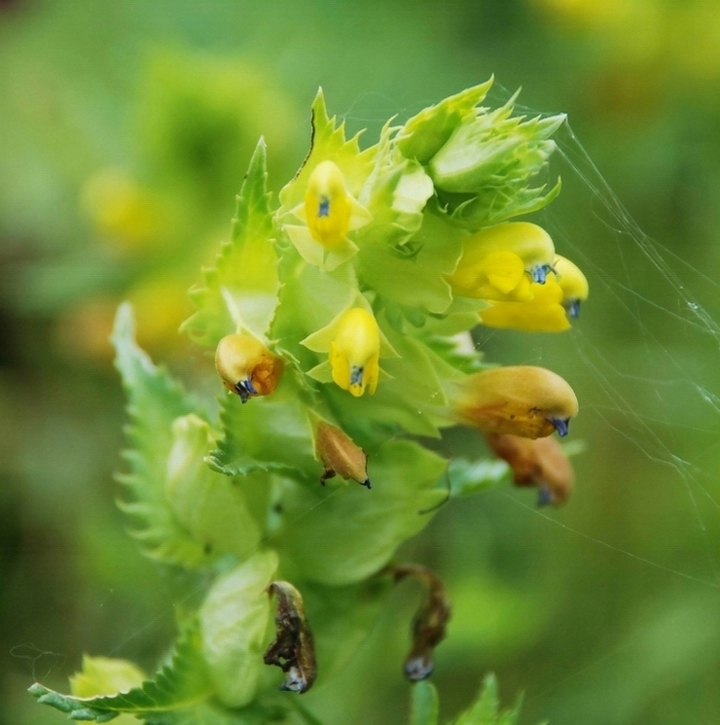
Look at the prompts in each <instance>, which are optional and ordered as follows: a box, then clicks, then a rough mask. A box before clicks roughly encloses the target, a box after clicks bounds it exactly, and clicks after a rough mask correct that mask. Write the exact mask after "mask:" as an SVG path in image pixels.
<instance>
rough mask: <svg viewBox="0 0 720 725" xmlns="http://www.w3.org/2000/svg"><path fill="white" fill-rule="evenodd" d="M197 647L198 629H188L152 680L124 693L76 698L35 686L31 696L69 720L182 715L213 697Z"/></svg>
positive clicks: (101, 720)
mask: <svg viewBox="0 0 720 725" xmlns="http://www.w3.org/2000/svg"><path fill="white" fill-rule="evenodd" d="M200 647H201V643H200V636H199V633H198V629H197V627H196V626H193V627H190V628H189V629H188V630H187V631H186V632H185V633H184V635H183V636H182V637H181V638H180V639H179V641H178V643H177V645H176V648H175V652H174V653H173V655H172V657H171V658H170V659H169V660H168V663H167V664H165V665H164V666H163V667H161V668H160V669H159V670H158V672H157V673H156V674H155V676H154V677H153V678H152V679H150V680H146V681H145V682H143V683H142V684H141V685H139V686H137V687H133V688H132V689H130V690H128V691H126V692H120V693H116V694H115V693H113V694H107V695H96V696H94V697H75V696H72V695H61V694H60V693H58V692H55V691H53V690H49V689H48V688H47V687H43V686H42V685H40V684H37V683H36V684H34V685H33V686H32V687H31V688H30V693H31V694H32V695H33V697H35V698H37V700H38V702H40V703H43V704H45V705H50V706H51V707H54V708H56V709H58V710H61V711H62V712H65V713H67V715H68V716H69V717H70V719H71V720H90V721H94V722H108V721H109V720H113V719H114V718H115V717H117V716H118V715H120V714H122V713H129V714H132V715H135V716H137V717H140V718H146V717H150V716H152V715H153V713H164V712H168V711H178V712H181V711H183V710H186V709H187V708H192V707H194V706H196V705H198V704H199V703H201V702H204V701H206V700H208V699H209V698H210V697H212V695H213V687H212V686H211V684H210V681H209V679H208V676H207V670H206V666H205V662H204V659H203V657H202V655H201V652H200Z"/></svg>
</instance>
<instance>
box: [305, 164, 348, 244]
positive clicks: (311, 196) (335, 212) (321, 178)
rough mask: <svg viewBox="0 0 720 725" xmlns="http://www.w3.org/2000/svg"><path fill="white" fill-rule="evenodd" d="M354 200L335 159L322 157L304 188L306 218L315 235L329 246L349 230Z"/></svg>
mask: <svg viewBox="0 0 720 725" xmlns="http://www.w3.org/2000/svg"><path fill="white" fill-rule="evenodd" d="M351 216H352V204H351V202H350V195H349V194H348V191H347V188H346V186H345V179H344V178H343V175H342V172H341V171H340V169H339V168H338V167H337V165H336V164H334V163H333V162H332V161H321V162H320V163H319V164H318V165H317V166H316V167H315V169H314V170H313V172H312V174H310V179H309V180H308V185H307V191H306V192H305V218H306V219H307V224H308V228H309V229H310V234H312V237H313V239H315V240H316V241H318V242H320V244H322V245H323V247H325V248H326V249H330V248H331V247H334V246H335V245H336V244H338V243H339V242H341V241H342V240H343V239H345V237H346V236H347V233H348V231H349V230H350V217H351Z"/></svg>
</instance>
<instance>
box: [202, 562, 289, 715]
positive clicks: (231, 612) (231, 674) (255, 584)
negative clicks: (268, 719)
mask: <svg viewBox="0 0 720 725" xmlns="http://www.w3.org/2000/svg"><path fill="white" fill-rule="evenodd" d="M277 566H278V557H277V554H275V552H274V551H261V552H257V553H256V554H254V555H253V556H252V557H251V558H249V559H248V560H247V561H245V562H243V563H242V564H240V565H238V566H236V567H235V568H234V569H232V570H230V571H229V572H227V573H225V574H223V575H222V576H221V577H219V578H218V579H217V581H215V583H214V584H213V585H212V587H211V589H210V592H209V593H208V595H207V597H206V598H205V601H204V602H203V604H202V607H201V608H200V612H199V619H200V631H201V633H202V652H203V655H204V657H205V661H206V662H207V665H208V669H209V673H210V678H211V681H212V682H213V685H214V687H215V689H216V691H217V694H218V697H219V698H220V700H221V701H222V702H223V704H225V705H227V706H229V707H240V706H243V705H247V704H248V703H250V702H251V701H252V700H253V698H254V697H255V694H256V692H257V689H258V684H259V681H260V678H261V675H262V673H263V670H264V669H265V664H264V663H263V645H265V644H267V640H266V633H267V629H268V624H269V622H270V618H271V614H272V611H271V609H272V602H271V599H270V596H269V594H268V587H269V585H270V582H271V581H272V579H273V578H274V576H275V572H276V570H277Z"/></svg>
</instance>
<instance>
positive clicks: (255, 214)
mask: <svg viewBox="0 0 720 725" xmlns="http://www.w3.org/2000/svg"><path fill="white" fill-rule="evenodd" d="M265 157H266V149H265V142H264V141H263V139H260V141H259V142H258V145H257V147H256V149H255V153H254V154H253V156H252V159H251V160H250V167H249V169H248V172H247V174H246V176H245V180H244V181H243V184H242V188H241V189H240V194H239V195H238V197H237V207H236V212H235V218H234V219H233V221H232V236H231V241H230V242H225V243H223V244H222V245H221V247H220V253H219V254H218V256H217V259H216V261H215V266H214V267H211V268H209V269H204V270H203V281H202V284H201V285H199V286H196V287H194V288H193V289H192V290H191V291H190V296H191V298H192V300H193V302H194V303H195V305H196V307H197V308H198V309H197V312H195V313H194V314H193V315H192V316H191V317H190V318H189V319H187V320H186V321H185V322H184V323H183V325H182V327H181V329H182V330H186V331H187V332H188V333H189V334H190V336H191V337H192V339H193V340H194V341H195V342H197V343H199V344H200V345H204V346H207V347H212V348H214V347H216V346H217V344H218V342H220V340H221V339H222V338H223V337H225V335H230V334H232V333H234V332H249V333H251V334H253V335H255V336H256V337H259V338H263V337H264V336H265V334H266V333H267V330H268V327H269V325H270V322H271V320H272V317H273V314H274V311H275V305H276V301H277V299H276V298H277V290H278V279H277V270H276V266H277V255H276V253H275V249H274V247H273V244H272V242H273V237H274V231H273V224H272V211H271V209H270V195H269V193H268V192H267V171H266V158H265Z"/></svg>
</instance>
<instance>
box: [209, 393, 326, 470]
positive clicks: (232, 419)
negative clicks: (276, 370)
mask: <svg viewBox="0 0 720 725" xmlns="http://www.w3.org/2000/svg"><path fill="white" fill-rule="evenodd" d="M278 398H279V399H278ZM220 419H221V421H222V426H223V431H224V433H225V437H224V438H223V439H222V440H221V441H220V443H219V444H218V448H217V450H215V451H213V452H212V453H210V455H209V456H208V459H207V460H208V464H209V465H210V467H211V468H213V469H214V470H216V471H219V472H221V473H224V474H226V475H238V476H247V475H248V474H251V473H254V472H256V471H285V472H288V473H296V474H299V475H302V476H306V477H314V476H315V475H317V477H318V478H319V477H320V474H321V473H322V466H321V465H320V464H319V463H318V462H317V461H316V460H315V455H314V448H313V440H312V434H311V431H310V424H309V422H308V418H307V413H306V407H305V406H304V405H303V404H302V402H301V401H300V399H299V398H298V397H297V395H296V393H295V389H294V388H293V386H292V385H291V384H289V383H286V381H285V380H283V381H282V382H281V384H280V386H279V387H278V389H277V390H276V391H275V393H274V394H273V395H272V396H268V397H267V398H255V399H252V400H250V401H249V402H248V403H247V404H245V405H243V404H242V402H241V400H240V398H239V397H238V396H237V395H229V394H228V395H226V396H224V397H223V399H222V408H221V412H220Z"/></svg>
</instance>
